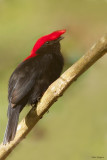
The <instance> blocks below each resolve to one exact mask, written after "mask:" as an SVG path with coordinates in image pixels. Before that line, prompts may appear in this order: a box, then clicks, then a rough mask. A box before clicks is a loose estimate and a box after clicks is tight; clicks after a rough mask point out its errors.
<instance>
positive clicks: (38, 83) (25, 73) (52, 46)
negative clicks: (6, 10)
mask: <svg viewBox="0 0 107 160" xmlns="http://www.w3.org/2000/svg"><path fill="white" fill-rule="evenodd" d="M65 32H66V30H65V29H63V30H57V31H54V32H52V33H50V34H48V35H45V36H42V37H41V38H39V39H38V40H37V41H36V43H35V45H34V47H33V49H32V51H31V54H30V55H29V56H28V57H27V58H25V59H24V60H23V61H22V62H21V63H20V64H19V65H18V66H17V67H16V69H15V70H14V71H13V73H12V75H11V76H10V79H9V83H8V111H7V117H8V122H7V127H6V130H5V134H4V139H3V145H6V144H8V143H10V141H12V140H14V138H15V135H16V130H17V125H18V121H19V114H20V112H21V111H22V110H23V108H24V107H25V106H26V105H27V104H28V105H31V106H33V107H36V105H37V103H38V101H39V100H40V99H41V97H42V96H43V94H44V92H45V91H46V90H47V88H48V87H49V86H50V84H52V83H53V82H54V81H55V80H56V79H57V78H58V77H59V76H60V74H61V72H62V69H63V66H64V58H63V56H62V53H61V46H60V40H62V39H63V38H64V37H63V36H62V34H64V33H65Z"/></svg>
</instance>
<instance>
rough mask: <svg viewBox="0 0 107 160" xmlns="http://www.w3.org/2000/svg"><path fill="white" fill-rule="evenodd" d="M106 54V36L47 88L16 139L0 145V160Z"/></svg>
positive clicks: (20, 127) (22, 123)
mask: <svg viewBox="0 0 107 160" xmlns="http://www.w3.org/2000/svg"><path fill="white" fill-rule="evenodd" d="M106 52H107V34H106V35H105V36H103V37H102V38H101V39H100V40H99V41H98V42H97V43H95V44H94V45H93V46H92V48H91V49H90V50H89V51H88V52H87V53H86V54H85V55H83V57H82V58H80V59H79V60H78V61H77V62H76V63H75V64H73V65H72V66H71V67H70V68H69V69H68V70H67V71H65V72H64V73H63V74H62V75H61V76H60V78H58V79H57V80H56V81H55V82H54V83H53V84H51V85H50V86H49V88H48V89H47V91H46V92H45V94H44V95H43V97H42V99H41V100H40V102H39V103H38V105H37V108H36V109H34V108H32V109H31V110H30V112H29V113H28V114H27V116H26V117H25V118H24V119H23V120H22V121H21V123H20V124H19V125H18V129H17V133H16V137H15V139H14V140H13V141H11V142H10V143H9V144H7V145H5V146H4V145H3V144H1V145H0V160H4V159H6V157H7V156H8V155H9V154H10V153H11V151H12V150H13V149H14V148H15V147H16V146H17V145H18V143H20V142H21V141H22V140H23V139H24V138H25V137H26V136H27V134H28V133H29V132H30V131H31V129H32V128H33V127H34V126H35V125H36V123H37V122H38V121H39V120H40V119H41V118H42V117H43V115H44V114H45V113H46V112H47V111H48V110H49V108H50V107H51V106H52V104H53V103H54V102H55V101H57V99H58V98H59V97H60V96H62V94H63V93H64V91H65V90H66V89H67V88H68V87H69V86H70V85H71V84H72V83H73V82H74V81H75V80H76V79H77V78H78V77H79V76H80V75H81V74H82V73H84V72H85V71H86V70H87V69H88V68H89V67H90V66H92V65H93V64H94V63H95V62H96V61H97V60H98V59H99V58H101V57H102V56H103V55H104V54H105V53H106Z"/></svg>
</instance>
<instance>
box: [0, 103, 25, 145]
mask: <svg viewBox="0 0 107 160" xmlns="http://www.w3.org/2000/svg"><path fill="white" fill-rule="evenodd" d="M21 107H22V106H20V105H18V106H16V107H14V108H12V107H11V106H10V104H9V107H8V123H7V127H6V131H5V135H4V140H3V144H4V145H6V144H7V143H9V142H10V141H12V140H13V139H14V137H15V134H16V130H17V125H18V121H19V113H20V110H21Z"/></svg>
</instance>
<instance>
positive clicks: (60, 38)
mask: <svg viewBox="0 0 107 160" xmlns="http://www.w3.org/2000/svg"><path fill="white" fill-rule="evenodd" d="M62 39H64V37H63V36H60V37H59V38H58V39H57V40H56V41H61V40H62Z"/></svg>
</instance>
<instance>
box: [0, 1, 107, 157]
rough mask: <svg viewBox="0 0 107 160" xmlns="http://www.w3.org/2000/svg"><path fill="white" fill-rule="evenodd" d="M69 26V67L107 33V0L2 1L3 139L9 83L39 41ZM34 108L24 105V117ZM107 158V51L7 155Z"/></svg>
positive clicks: (64, 45)
mask: <svg viewBox="0 0 107 160" xmlns="http://www.w3.org/2000/svg"><path fill="white" fill-rule="evenodd" d="M63 28H66V29H67V32H66V34H65V39H64V40H63V41H62V42H61V45H62V52H63V55H64V57H65V68H64V70H65V69H67V68H68V67H69V66H71V65H72V64H73V63H74V62H75V61H76V60H78V59H79V58H80V57H81V56H82V55H83V54H84V53H85V52H86V51H87V50H88V49H89V48H90V47H91V46H92V45H93V44H94V42H96V41H97V40H98V39H99V38H100V37H101V36H102V35H104V34H105V33H106V32H107V0H81V1H80V0H62V1H58V0H54V1H53V0H52V1H49V0H44V1H40V0H30V1H28V0H9V1H8V0H0V141H1V142H2V139H3V135H4V131H5V127H6V123H7V116H6V112H7V106H8V102H7V86H8V79H9V77H10V75H11V73H12V71H13V70H14V68H15V67H16V66H17V65H18V64H19V63H20V62H21V61H22V60H23V59H24V58H25V57H27V56H28V55H29V54H30V51H31V49H32V47H33V45H34V43H35V42H36V40H37V39H38V38H39V37H41V36H43V35H45V34H48V33H50V32H52V31H54V30H58V29H63ZM29 110H30V107H26V108H25V109H24V110H23V112H22V113H21V116H20V120H21V119H22V118H23V117H24V116H25V115H26V113H27V112H28V111H29ZM93 156H94V157H97V156H100V157H101V156H102V157H104V158H103V159H107V55H105V56H104V57H102V58H101V59H100V60H99V61H98V62H97V63H96V64H94V65H93V66H92V67H91V68H90V69H89V70H88V71H87V72H86V73H85V74H83V75H82V76H81V77H80V78H79V79H78V80H77V81H76V82H75V83H74V84H73V85H72V86H71V87H70V88H69V89H68V90H67V91H66V93H65V94H64V95H63V97H62V98H60V99H59V100H58V101H57V103H55V104H54V105H53V106H52V108H51V109H50V110H49V113H48V114H46V115H45V116H44V118H43V119H42V120H41V121H40V122H39V123H38V124H37V126H35V128H34V129H33V130H32V132H31V133H30V134H29V135H28V136H27V137H26V138H25V140H23V142H21V144H20V145H18V146H17V148H16V149H15V150H14V151H13V152H12V154H11V155H10V156H9V157H8V158H7V159H8V160H14V159H15V160H19V159H20V160H22V159H26V160H29V159H30V160H35V159H38V160H41V159H44V160H60V159H61V160H90V159H92V157H93Z"/></svg>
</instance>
